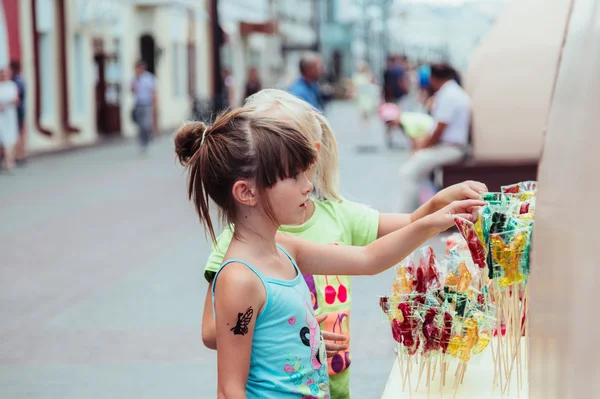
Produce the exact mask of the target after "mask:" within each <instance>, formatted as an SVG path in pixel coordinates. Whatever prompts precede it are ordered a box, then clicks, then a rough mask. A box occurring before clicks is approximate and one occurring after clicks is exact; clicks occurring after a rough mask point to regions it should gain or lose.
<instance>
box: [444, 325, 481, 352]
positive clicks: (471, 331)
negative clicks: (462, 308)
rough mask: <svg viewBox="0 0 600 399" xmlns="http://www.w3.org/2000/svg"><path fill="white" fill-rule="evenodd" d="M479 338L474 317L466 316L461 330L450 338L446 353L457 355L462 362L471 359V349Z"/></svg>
mask: <svg viewBox="0 0 600 399" xmlns="http://www.w3.org/2000/svg"><path fill="white" fill-rule="evenodd" d="M478 340H479V330H478V325H477V321H476V320H475V319H474V318H471V317H469V318H466V319H464V321H463V324H462V328H461V330H460V331H459V332H458V333H457V334H456V335H454V336H453V337H452V338H451V339H450V344H449V345H448V353H449V354H450V355H451V356H453V357H458V358H459V359H460V360H461V361H463V362H468V361H469V360H471V350H472V349H473V347H474V346H475V345H476V344H477V342H478Z"/></svg>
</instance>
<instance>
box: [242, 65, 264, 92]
mask: <svg viewBox="0 0 600 399" xmlns="http://www.w3.org/2000/svg"><path fill="white" fill-rule="evenodd" d="M261 89H262V84H261V82H260V77H259V76H258V69H256V68H255V67H252V68H250V70H249V71H248V80H247V81H246V91H245V92H244V98H248V97H250V96H251V95H253V94H256V93H258V92H259V91H261Z"/></svg>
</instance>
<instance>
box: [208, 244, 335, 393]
mask: <svg viewBox="0 0 600 399" xmlns="http://www.w3.org/2000/svg"><path fill="white" fill-rule="evenodd" d="M277 247H278V248H279V249H280V250H281V251H282V252H283V253H285V255H286V256H287V257H288V258H289V259H290V261H291V262H292V265H293V266H294V269H295V270H296V277H295V278H294V279H293V280H279V279H275V278H269V277H266V276H264V275H263V274H262V273H261V272H260V271H258V270H257V269H256V268H254V267H253V266H252V265H250V264H249V263H247V262H245V261H243V260H240V259H229V260H228V261H226V262H225V263H223V264H222V265H221V267H220V268H219V270H218V271H217V273H216V275H215V278H214V280H213V288H212V299H213V310H214V301H215V286H216V283H217V278H218V277H219V273H220V272H221V270H223V268H224V267H225V266H227V265H228V264H230V263H232V262H237V263H241V264H243V265H245V266H246V267H248V268H249V269H250V270H252V271H253V272H254V273H255V274H256V275H257V276H258V278H260V280H261V281H262V283H263V285H264V287H265V291H266V293H267V300H266V302H265V306H264V308H263V310H262V312H261V314H260V315H258V317H257V319H256V326H255V328H254V336H253V337H252V352H251V357H250V371H249V373H248V381H247V383H246V396H247V398H248V399H254V398H256V399H258V398H262V399H285V398H303V399H313V398H314V399H317V398H324V399H328V398H329V376H328V373H327V355H326V352H325V343H324V342H323V338H322V336H321V329H320V327H319V324H318V323H317V319H316V318H315V314H314V312H313V307H312V305H311V304H312V301H311V297H310V291H309V290H308V286H307V285H306V282H305V281H304V278H303V277H302V274H301V272H300V270H299V269H298V265H296V262H295V261H294V259H293V258H292V257H291V256H290V254H288V253H287V251H286V250H285V249H283V248H282V247H281V246H279V245H277ZM215 317H216V313H215Z"/></svg>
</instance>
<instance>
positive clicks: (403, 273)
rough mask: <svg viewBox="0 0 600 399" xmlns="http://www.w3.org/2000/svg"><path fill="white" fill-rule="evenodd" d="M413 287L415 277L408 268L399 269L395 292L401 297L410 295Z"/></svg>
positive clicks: (394, 285)
mask: <svg viewBox="0 0 600 399" xmlns="http://www.w3.org/2000/svg"><path fill="white" fill-rule="evenodd" d="M412 287H413V276H412V274H411V272H410V269H409V268H407V267H402V266H400V267H398V271H397V273H396V279H395V280H394V284H393V289H394V292H395V293H397V294H401V295H406V294H410V293H411V291H412Z"/></svg>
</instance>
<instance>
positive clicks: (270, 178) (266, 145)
mask: <svg viewBox="0 0 600 399" xmlns="http://www.w3.org/2000/svg"><path fill="white" fill-rule="evenodd" d="M251 124H252V125H253V126H252V127H253V129H252V130H253V131H254V132H255V134H253V137H252V141H253V148H254V149H255V151H256V154H255V156H256V158H257V170H256V179H257V184H258V186H259V187H262V188H269V187H272V186H274V185H275V184H276V183H277V182H278V181H279V180H283V179H287V178H290V177H294V176H296V175H297V174H298V173H301V172H304V171H306V170H308V169H309V168H310V167H311V166H312V165H313V164H314V163H315V162H316V161H317V151H316V149H315V147H314V145H313V143H311V142H310V141H309V140H308V139H307V138H306V136H305V135H304V134H302V133H301V132H300V131H298V130H297V129H295V128H294V127H293V125H292V124H291V123H286V122H283V121H280V120H276V119H270V118H260V120H255V121H253V122H252V123H251Z"/></svg>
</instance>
